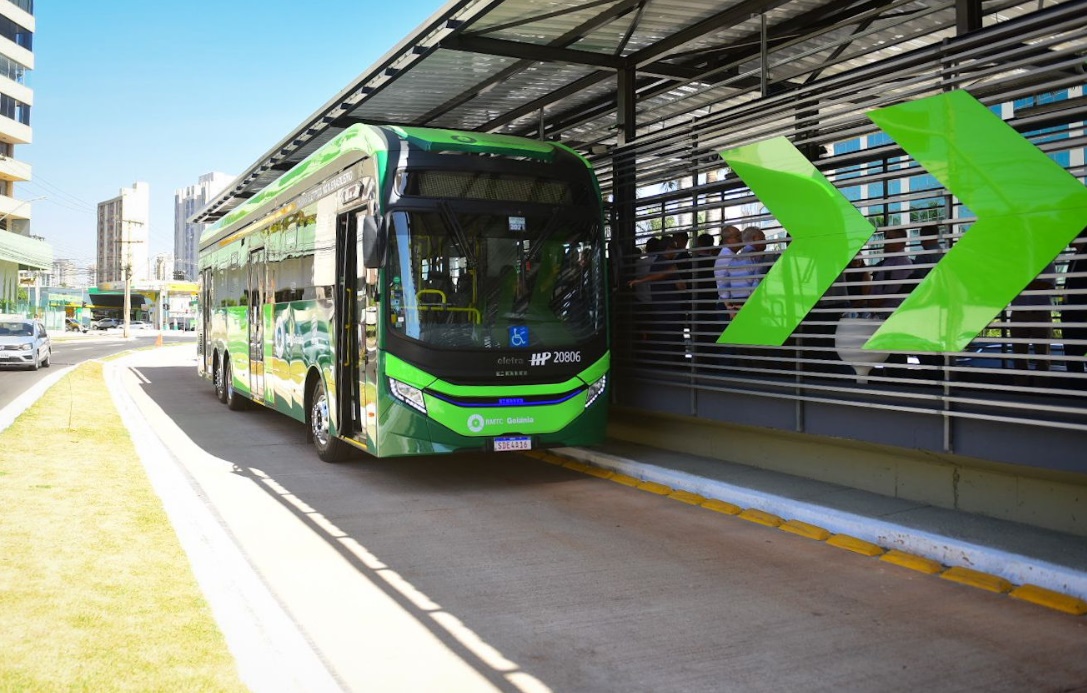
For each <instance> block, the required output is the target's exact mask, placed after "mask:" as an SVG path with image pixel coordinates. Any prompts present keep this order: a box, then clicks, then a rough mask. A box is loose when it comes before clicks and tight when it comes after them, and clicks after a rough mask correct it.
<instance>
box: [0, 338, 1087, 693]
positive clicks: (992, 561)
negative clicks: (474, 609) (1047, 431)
mask: <svg viewBox="0 0 1087 693" xmlns="http://www.w3.org/2000/svg"><path fill="white" fill-rule="evenodd" d="M179 366H181V367H185V368H188V367H193V368H195V365H194V363H193V356H192V351H191V346H190V348H185V347H181V348H163V349H156V350H148V351H141V352H135V353H133V354H131V355H130V356H128V357H126V358H125V359H123V360H121V361H117V362H111V364H110V365H109V367H108V368H107V374H108V375H107V377H108V382H109V384H110V387H111V391H112V392H113V394H114V399H115V401H116V402H117V404H118V408H119V409H120V410H121V412H122V415H123V416H124V418H125V421H126V423H127V425H128V427H129V429H130V430H131V431H132V433H133V438H134V440H135V441H136V445H137V449H138V451H139V453H140V455H141V459H142V460H143V461H144V464H145V466H146V467H147V469H148V474H149V476H150V477H151V479H152V482H153V484H154V485H155V488H156V490H157V491H158V492H159V493H160V496H161V497H162V498H163V502H164V505H165V506H166V509H167V512H168V513H169V514H170V517H171V520H172V521H173V522H174V524H175V526H176V527H177V528H178V533H179V536H180V537H181V540H182V543H183V545H184V546H185V548H186V551H188V553H189V555H190V557H191V560H192V564H193V567H194V571H195V573H196V575H197V578H198V580H200V582H201V585H202V587H203V588H204V590H205V592H206V593H207V594H208V598H209V602H210V603H211V604H212V608H213V610H214V611H215V613H216V617H217V618H218V620H219V622H220V624H222V628H223V630H224V633H225V634H226V637H227V640H228V643H229V645H230V647H231V650H232V652H233V653H234V654H235V656H236V657H237V659H238V662H239V669H240V670H241V673H242V676H243V679H244V680H245V681H246V683H247V684H249V685H250V687H251V688H253V689H254V690H275V691H279V690H341V689H349V690H364V689H370V690H420V689H427V688H430V689H436V688H440V689H442V690H458V689H460V690H473V691H474V690H545V687H544V686H543V684H542V683H541V682H539V681H538V680H535V679H534V678H533V677H532V676H531V675H529V674H528V673H527V672H525V671H523V670H521V668H520V667H519V665H518V663H517V662H516V661H511V660H510V659H509V658H508V657H506V656H504V655H503V653H502V652H501V651H499V650H498V649H496V648H495V647H494V646H493V645H490V644H488V643H487V642H484V641H482V640H481V639H480V638H479V637H477V636H475V634H474V633H473V632H472V631H471V630H470V629H469V628H468V627H467V626H466V625H465V624H464V623H462V622H457V620H456V617H455V616H453V614H452V613H449V614H443V610H442V609H441V608H440V607H439V606H438V605H437V604H434V603H433V602H431V601H430V600H429V599H428V597H427V596H426V595H425V594H422V593H420V592H418V591H416V590H414V589H413V587H412V585H411V584H410V583H407V582H406V581H405V580H404V579H403V578H401V577H400V576H398V575H397V574H396V573H395V572H393V571H391V569H390V568H389V566H387V565H384V564H382V563H381V561H380V560H379V559H378V558H377V557H376V556H374V555H372V554H370V553H368V552H367V550H366V549H365V548H364V547H362V546H361V545H359V544H358V542H355V541H354V540H353V538H352V537H351V536H350V533H345V532H343V531H340V530H339V529H338V528H337V527H336V525H335V524H333V522H332V521H331V520H329V519H328V518H327V517H323V516H321V514H320V513H319V512H317V511H316V510H315V509H313V508H311V507H307V506H306V504H305V502H304V501H301V500H300V499H299V498H297V497H296V496H294V495H293V494H292V493H291V492H290V491H289V490H287V489H286V488H284V487H282V486H278V484H277V481H276V479H274V478H272V477H271V476H268V475H264V476H261V475H260V474H259V473H256V474H250V473H245V471H244V470H241V469H239V468H238V467H236V466H235V465H234V464H232V463H229V462H226V461H224V460H222V459H219V458H216V457H214V456H213V455H210V454H209V453H208V452H206V451H205V449H204V448H202V447H201V446H199V445H197V444H196V443H194V442H193V441H192V440H191V439H190V438H189V436H187V435H186V434H185V433H184V432H183V431H181V430H180V429H179V428H178V427H177V426H176V425H175V424H174V422H173V421H172V420H171V418H170V417H169V416H167V415H166V414H165V413H164V412H163V411H162V409H161V408H160V407H159V406H158V404H156V403H155V401H154V400H152V398H150V397H148V395H147V393H146V392H144V386H145V385H146V378H144V377H143V376H142V374H141V369H145V368H147V369H150V368H158V367H179ZM208 387H209V392H210V386H208ZM211 406H216V407H217V406H218V405H217V403H216V404H212V405H211ZM218 411H219V410H218V409H216V412H218ZM0 414H2V412H0ZM0 418H2V417H0ZM279 418H284V419H285V417H273V418H272V419H271V421H272V422H273V423H274V424H278V419H279ZM273 428H274V429H276V430H273V431H272V432H271V434H270V435H271V436H272V438H271V439H268V440H265V441H263V442H262V444H264V445H270V446H276V447H277V448H280V449H281V448H283V447H284V446H288V447H290V446H293V449H296V450H297V452H298V454H299V455H311V454H312V451H311V450H310V449H309V447H308V446H306V445H305V444H304V442H303V441H302V440H301V435H300V434H299V431H298V425H297V424H295V423H294V422H289V421H286V423H285V424H284V425H283V427H282V428H283V431H284V434H285V435H284V436H283V437H282V438H277V437H276V435H277V431H278V429H279V427H278V425H274V426H273ZM560 452H561V453H562V454H563V455H565V456H567V457H569V458H577V459H581V460H583V461H584V462H586V463H588V464H591V465H592V469H595V470H607V471H609V472H613V473H619V474H622V475H625V476H627V477H629V478H632V479H637V480H640V481H643V482H649V483H652V484H659V485H661V486H662V487H666V488H667V489H669V490H670V491H671V492H672V493H673V494H675V495H676V497H677V500H688V499H683V497H682V496H681V495H680V494H678V493H676V492H677V491H680V492H685V493H689V494H699V495H700V496H702V497H705V498H715V499H721V500H722V501H725V502H728V503H732V504H735V505H737V506H739V507H743V508H746V509H750V510H758V511H761V512H763V513H766V514H773V515H777V516H779V518H784V519H789V520H801V521H803V522H805V523H809V524H811V525H813V526H817V527H821V528H825V529H826V530H827V531H828V532H831V533H834V534H848V535H851V536H855V537H858V538H860V539H865V540H867V541H870V542H873V543H875V544H878V545H879V546H881V547H883V548H896V549H900V550H902V551H907V552H910V553H913V554H917V555H926V553H927V555H930V556H931V557H932V558H931V559H930V560H934V561H937V562H939V563H940V564H941V565H942V566H943V567H945V568H946V567H950V566H965V567H973V568H975V569H977V570H982V571H985V572H987V573H991V574H994V575H1004V576H1005V579H1007V580H1009V581H1011V582H1013V583H1015V584H1017V585H1021V584H1025V583H1028V582H1029V583H1033V584H1039V585H1042V586H1044V587H1049V588H1050V589H1054V590H1061V591H1063V592H1064V593H1065V594H1072V595H1077V594H1079V591H1080V590H1082V589H1083V587H1082V586H1083V579H1084V575H1085V573H1084V569H1083V565H1082V562H1083V560H1084V558H1087V551H1084V550H1083V549H1084V547H1085V542H1084V540H1083V539H1082V538H1077V537H1069V536H1064V535H1059V534H1057V533H1051V532H1042V531H1039V530H1030V529H1029V528H1024V527H1021V526H1018V525H1014V524H1013V523H1001V522H999V521H992V522H990V521H988V520H986V519H984V518H977V517H975V516H969V515H966V514H954V513H952V514H948V513H949V512H950V511H939V510H937V509H933V508H926V507H923V506H917V505H911V504H907V503H903V502H901V501H896V500H894V499H886V498H883V497H877V496H874V495H873V494H862V493H859V492H853V491H851V490H847V489H841V488H838V487H833V486H832V485H829V484H821V483H819V482H808V481H807V480H803V479H797V478H796V477H789V476H787V475H778V474H774V473H770V472H764V471H762V470H752V469H750V468H745V467H742V466H740V465H729V464H727V463H722V462H720V461H717V460H705V459H700V458H695V457H690V456H684V455H677V454H675V453H671V452H667V451H662V450H653V449H651V448H645V447H642V446H628V445H622V444H617V443H613V444H609V445H605V446H601V447H600V448H598V449H594V450H563V451H560ZM257 458H258V459H259V455H258V456H257ZM589 473H593V472H592V471H590V472H589ZM269 489H271V490H273V491H274V494H273V495H274V496H276V497H275V498H273V497H272V496H270V495H269ZM303 519H304V520H306V521H308V522H309V523H311V525H317V526H321V527H322V528H323V531H324V532H325V534H326V535H327V536H329V537H333V538H336V540H337V541H339V543H340V548H341V550H342V552H346V553H348V554H350V557H351V558H352V559H353V560H355V561H357V562H359V563H361V564H363V565H366V566H367V567H368V568H369V569H370V570H371V571H372V574H371V576H370V578H369V579H368V578H366V577H363V576H360V575H359V571H358V570H357V566H356V567H352V566H351V565H348V563H347V561H345V560H344V553H342V552H337V551H336V550H335V549H334V548H332V547H330V546H329V544H328V542H327V541H314V539H313V537H312V534H313V532H312V526H307V525H306V523H305V522H303V521H302V520H303ZM241 546H245V547H246V549H245V550H244V551H243V550H242V549H241ZM825 550H826V551H830V550H831V549H829V548H827V549H825ZM1005 566H1008V567H1010V569H1009V570H1005V569H1004V567H1005ZM375 576H376V577H377V579H378V580H379V581H384V586H385V588H384V589H380V588H378V587H375V585H374V583H373V582H371V580H373V579H374V577H375ZM925 579H932V580H935V579H937V578H936V577H926V578H925ZM390 588H392V589H393V591H394V592H395V597H396V598H392V597H390V594H391V592H390ZM329 594H336V595H337V599H336V600H334V603H329V602H330V600H328V599H327V595H329ZM277 595H278V596H277ZM398 599H399V603H398ZM405 601H406V602H410V603H411V604H412V605H413V606H414V607H415V608H417V609H418V610H421V611H422V612H424V613H427V614H430V615H432V617H433V618H434V619H435V620H444V622H445V625H444V626H443V628H444V629H445V630H444V632H445V633H448V634H450V639H451V640H454V641H455V644H454V646H453V647H451V646H450V645H449V643H447V642H444V641H443V640H442V639H441V638H435V637H434V634H433V632H431V631H428V630H426V629H425V628H420V627H419V623H418V615H412V614H410V613H408V612H407V611H406V610H405V609H404V608H403V602H405ZM285 603H286V604H290V613H288V609H286V608H285V607H284V604H285ZM375 619H378V620H380V621H381V623H382V635H381V637H374V638H371V639H369V640H367V641H366V642H365V648H364V651H365V654H366V656H365V657H362V656H360V652H359V649H358V641H357V639H356V640H352V639H351V638H349V637H347V636H348V634H347V633H345V632H343V631H342V630H340V629H341V628H342V627H343V626H342V624H343V623H344V622H345V621H347V622H355V623H362V622H366V621H373V620H375ZM299 622H304V623H307V624H309V625H308V628H307V629H303V628H302V627H300V626H299ZM405 642H410V643H411V648H410V649H408V650H405V648H404V647H403V643H405ZM348 643H350V644H348ZM463 650H467V651H469V652H470V653H471V654H472V655H473V656H474V657H475V658H477V659H479V660H480V661H482V662H485V663H487V665H488V667H490V669H491V670H492V671H493V672H495V673H494V674H493V675H491V676H488V675H485V674H481V673H480V669H479V667H475V668H473V667H469V666H465V664H464V656H463V652H462V651H463ZM417 661H428V662H432V663H436V664H435V665H433V668H432V669H431V670H430V671H423V670H422V669H421V668H420V667H418V666H415V665H414V662H417ZM375 663H376V664H375ZM405 672H409V674H405Z"/></svg>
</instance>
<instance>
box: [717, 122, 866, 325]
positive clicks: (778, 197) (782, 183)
mask: <svg viewBox="0 0 1087 693" xmlns="http://www.w3.org/2000/svg"><path fill="white" fill-rule="evenodd" d="M721 157H722V158H724V160H725V161H726V162H728V165H729V166H730V167H731V168H732V170H733V171H735V172H736V175H738V176H739V177H740V178H741V179H742V180H743V181H744V183H746V184H747V186H748V187H749V188H751V191H752V192H753V193H755V195H756V196H758V198H759V200H761V201H762V203H763V204H765V205H766V208H767V209H769V210H770V212H771V213H772V214H773V215H774V216H775V217H776V218H777V220H778V222H779V223H780V224H781V226H782V227H783V228H785V230H786V231H788V232H789V235H790V236H791V238H792V240H791V241H790V242H789V246H788V248H787V249H786V250H785V252H784V253H783V254H782V256H781V257H780V258H779V259H778V261H777V262H775V263H774V265H773V267H771V268H770V271H769V272H767V274H766V276H765V277H764V278H763V279H762V281H761V282H760V283H759V286H758V287H757V288H756V289H755V291H754V293H752V294H751V296H750V297H749V298H748V300H747V303H746V304H745V305H744V307H743V309H741V310H740V311H739V312H738V313H737V314H736V316H735V317H734V318H733V319H732V321H731V322H730V323H729V325H728V327H727V328H726V329H725V331H724V332H723V333H722V334H721V336H720V337H718V339H717V341H718V343H721V344H759V345H766V346H781V345H782V344H784V343H785V340H786V339H788V337H789V335H791V334H792V333H793V330H795V329H796V327H797V326H798V325H799V324H800V322H801V321H802V320H803V319H804V316H805V315H807V314H808V311H810V310H811V309H812V307H813V306H814V305H815V304H816V302H817V301H818V300H819V299H820V298H821V297H822V295H823V294H824V293H825V292H826V291H827V289H829V288H830V285H831V284H833V283H834V280H835V279H837V278H838V276H839V275H840V274H841V273H842V270H844V269H845V268H846V266H847V265H848V264H849V261H850V260H851V259H853V256H854V255H856V254H857V251H859V250H860V249H861V247H862V246H863V245H864V244H865V242H866V241H867V240H868V239H869V238H870V237H871V236H872V233H873V232H874V231H875V228H873V227H872V225H871V224H870V223H868V220H867V219H865V218H864V216H863V215H862V214H861V213H860V212H859V211H857V208H856V207H854V206H853V205H852V204H851V203H850V202H849V200H847V199H846V198H845V197H844V196H843V195H842V194H841V193H840V192H838V189H837V188H835V187H834V185H832V184H831V182H830V181H828V180H827V179H826V178H825V177H824V176H823V174H821V173H820V172H819V171H818V169H816V168H815V166H813V165H812V163H811V162H810V161H808V160H807V159H806V158H804V155H803V154H801V153H800V152H799V151H798V150H797V149H796V147H794V146H793V145H792V143H790V142H789V141H788V140H787V139H785V138H784V137H776V138H774V139H772V140H767V141H765V142H758V143H756V144H751V145H747V146H745V147H739V148H737V149H729V150H725V151H723V152H721Z"/></svg>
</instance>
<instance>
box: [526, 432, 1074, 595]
mask: <svg viewBox="0 0 1087 693" xmlns="http://www.w3.org/2000/svg"><path fill="white" fill-rule="evenodd" d="M525 454H527V455H529V456H531V457H535V458H538V459H541V460H543V461H544V462H548V463H550V464H557V465H559V466H562V467H566V468H567V469H572V470H574V471H580V472H584V473H585V474H591V475H592V476H597V477H600V478H602V479H608V480H610V481H614V482H617V483H620V484H623V485H625V486H631V487H634V488H637V489H639V490H642V491H649V492H650V493H654V494H657V495H660V496H667V497H669V498H673V499H675V500H678V501H680V502H682V503H687V504H689V505H698V506H701V507H703V508H706V509H707V510H713V511H714V512H719V513H723V514H725V515H735V516H737V517H739V518H741V519H744V520H747V521H748V522H753V523H755V524H760V525H764V526H766V527H776V528H777V529H779V530H781V531H783V532H789V533H790V534H795V535H798V536H803V537H807V538H809V539H815V540H816V541H825V542H826V543H827V544H830V545H831V546H836V547H838V548H841V549H845V550H847V551H852V552H853V553H857V554H860V555H862V556H869V557H875V556H878V557H879V560H881V561H884V562H887V563H891V564H893V565H897V566H901V567H903V568H909V569H910V570H916V571H918V572H922V573H926V574H929V575H938V576H939V577H940V578H942V579H944V580H950V581H952V582H957V583H959V584H962V585H968V586H970V587H976V588H978V589H983V590H987V591H989V592H996V593H998V594H1009V595H1010V596H1012V597H1014V598H1016V599H1021V600H1023V601H1028V602H1031V603H1033V604H1038V605H1040V606H1044V607H1048V608H1050V609H1055V610H1057V611H1063V612H1064V613H1068V614H1072V615H1074V616H1083V615H1085V614H1087V602H1085V601H1084V600H1082V599H1079V598H1077V597H1073V596H1070V595H1067V594H1062V593H1060V592H1055V591H1053V590H1049V589H1046V588H1044V587H1038V586H1037V585H1018V586H1017V585H1014V584H1012V583H1011V582H1009V581H1008V580H1006V579H1004V578H1002V577H999V576H997V575H991V574H989V573H983V572H981V571H979V570H973V569H971V568H964V567H958V566H955V567H947V566H944V565H942V564H941V563H939V562H938V561H934V560H932V559H930V558H924V557H922V556H916V555H914V554H911V553H906V552H905V551H899V550H898V549H890V550H888V549H886V548H884V547H882V546H879V545H878V544H873V543H872V542H869V541H865V540H863V539H858V538H857V537H851V536H849V535H848V534H832V533H831V532H830V531H828V530H826V529H824V528H822V527H819V526H816V525H812V524H808V523H807V522H801V521H800V520H784V519H782V518H781V517H779V516H777V515H774V514H773V513H768V512H766V511H765V510H759V509H757V508H741V507H740V506H738V505H735V504H733V503H729V502H728V501H724V500H720V499H717V498H704V497H703V496H700V495H698V494H696V493H691V492H689V491H682V490H678V489H673V488H671V487H669V486H666V485H664V484H658V483H656V482H653V481H646V480H644V479H638V478H636V477H633V476H629V475H627V474H622V473H619V472H613V471H610V470H606V469H602V468H600V467H597V466H595V465H591V464H587V463H585V462H581V461H578V460H573V459H571V458H568V457H561V456H559V455H555V454H552V453H550V452H544V451H532V452H528V453H525Z"/></svg>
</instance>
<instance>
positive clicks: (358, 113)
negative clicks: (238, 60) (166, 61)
mask: <svg viewBox="0 0 1087 693" xmlns="http://www.w3.org/2000/svg"><path fill="white" fill-rule="evenodd" d="M1056 5H1079V6H1081V7H1084V8H1085V11H1087V0H1059V1H1057V2H1047V3H1046V6H1047V7H1050V8H1051V7H1053V6H1056ZM1038 9H1039V6H1038V3H1037V2H1036V1H1035V0H1031V1H1029V2H1015V1H1007V0H1003V1H1002V0H730V1H728V2H720V1H719V0H588V1H586V0H549V1H548V2H547V3H540V2H539V1H538V0H454V1H453V2H450V3H448V4H447V5H445V6H444V7H443V8H441V9H440V10H438V12H436V13H435V14H434V15H433V16H432V17H431V18H430V19H429V20H427V21H426V22H424V23H423V24H422V25H421V26H420V27H419V28H418V29H416V31H415V32H414V33H412V34H411V35H410V36H408V37H406V38H405V39H404V40H403V41H402V42H401V43H400V44H398V45H397V46H396V47H394V48H393V49H392V50H390V51H389V52H388V53H387V54H386V55H385V56H384V57H383V58H382V59H380V60H379V61H378V62H377V63H375V64H374V65H373V66H371V67H370V68H369V69H368V70H366V71H365V72H363V73H362V74H361V75H359V76H358V77H357V78H356V79H355V80H354V81H352V82H351V84H349V85H347V86H346V87H345V88H344V90H343V91H341V92H340V93H339V94H337V95H336V96H335V97H334V98H333V99H331V100H330V101H329V102H328V103H326V104H325V105H323V106H322V107H321V108H319V109H317V110H316V111H315V112H314V113H313V114H312V115H311V116H310V117H309V118H307V119H306V120H305V121H304V122H302V123H301V124H300V125H299V126H298V127H297V128H295V129H294V130H293V131H292V132H291V133H289V134H288V135H287V136H286V137H284V138H283V140H282V141H280V142H279V143H277V144H276V145H275V146H274V147H272V148H271V149H270V150H269V151H268V152H266V153H265V154H264V155H262V156H261V157H260V158H258V159H257V160H256V161H255V162H254V163H253V164H252V165H251V166H250V167H249V169H248V170H247V171H246V172H245V173H243V174H242V175H241V176H239V177H238V178H237V179H236V180H235V181H234V182H233V183H232V184H231V185H230V186H228V188H227V189H226V190H225V191H224V192H223V193H222V194H220V195H219V196H218V197H217V198H215V199H214V200H212V201H211V203H210V204H209V205H208V206H207V207H206V208H205V209H204V210H203V211H201V212H200V213H199V214H197V215H196V216H195V217H194V220H195V221H200V222H212V221H215V220H217V219H219V218H221V217H222V216H223V215H225V214H226V213H228V212H229V211H230V210H232V209H234V208H235V207H237V206H238V205H240V204H241V203H243V202H244V201H245V200H246V199H248V198H249V197H252V196H253V195H254V194H256V193H257V192H258V191H259V190H261V189H262V188H264V187H265V186H267V185H268V184H270V183H271V182H273V181H274V180H275V179H277V178H278V177H279V176H280V175H282V174H283V172H284V171H286V170H288V169H290V168H291V167H292V166H294V165H295V164H297V163H298V162H300V161H301V160H302V159H304V158H305V157H306V156H307V155H309V154H310V153H312V152H313V151H315V150H316V149H317V148H318V147H320V146H321V145H322V144H324V143H326V142H328V141H329V140H331V139H332V138H333V137H335V136H336V135H337V134H339V133H340V132H342V131H343V129H345V128H346V127H349V126H350V125H352V124H354V123H357V122H368V123H375V124H379V123H396V124H402V125H425V126H431V127H445V128H451V129H469V130H480V131H486V132H495V133H504V134H514V135H522V136H529V137H540V136H542V137H546V138H548V139H558V140H561V141H563V142H565V143H566V144H568V145H570V146H572V147H574V148H577V149H580V150H582V151H584V152H586V153H588V152H591V151H603V150H607V149H610V148H614V147H615V146H616V145H619V144H622V141H621V140H622V138H621V133H620V128H619V127H618V123H619V120H620V117H619V113H618V108H619V101H620V99H619V98H618V97H617V84H618V83H619V82H620V80H632V81H633V94H634V99H633V100H634V103H633V105H632V108H633V111H634V120H635V123H636V127H635V132H636V135H635V136H636V137H643V136H645V135H647V134H650V133H652V132H654V131H656V130H661V129H664V128H668V127H670V126H673V125H676V124H679V123H683V122H689V121H691V120H692V119H696V118H704V117H708V116H712V115H713V114H714V113H716V112H720V111H722V110H725V109H729V108H734V107H736V106H738V105H742V104H744V103H746V102H749V101H753V100H755V99H758V98H760V97H762V98H765V97H767V96H774V95H778V94H788V93H789V92H790V91H792V90H797V89H800V88H802V87H807V86H810V85H811V84H813V83H816V84H817V83H819V82H820V81H824V80H833V78H835V77H840V76H843V75H848V74H849V73H850V72H851V71H857V70H863V69H865V68H866V66H870V65H872V64H874V63H880V62H884V61H892V60H894V59H897V58H900V57H901V56H905V55H908V54H909V53H910V51H916V50H919V49H924V48H926V47H929V46H932V45H933V44H938V43H940V42H944V41H948V40H954V39H955V37H956V36H959V35H960V34H962V33H964V32H968V31H975V30H978V29H983V28H984V27H988V26H992V25H993V24H996V23H1000V22H1004V21H1008V20H1010V19H1015V18H1017V17H1020V16H1022V15H1025V14H1028V13H1031V12H1036V11H1038ZM764 56H765V60H764ZM1024 69H1029V66H1027V67H1025V68H1024ZM887 89H888V90H893V89H894V85H893V84H891V83H889V84H888V86H887Z"/></svg>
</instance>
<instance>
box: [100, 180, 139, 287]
mask: <svg viewBox="0 0 1087 693" xmlns="http://www.w3.org/2000/svg"><path fill="white" fill-rule="evenodd" d="M150 198H151V193H150V186H149V185H148V184H147V183H134V184H133V185H132V187H131V188H121V192H120V194H119V195H117V197H115V198H113V199H112V200H106V201H105V202H99V203H98V283H99V284H102V283H107V282H123V281H124V280H125V278H126V273H125V270H126V268H131V275H129V276H131V278H132V279H134V280H137V281H141V280H145V279H147V278H148V274H149V268H148V264H147V255H148V252H147V237H148V231H149V226H150V215H149V208H150Z"/></svg>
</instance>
